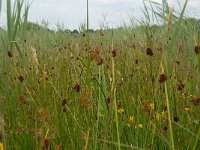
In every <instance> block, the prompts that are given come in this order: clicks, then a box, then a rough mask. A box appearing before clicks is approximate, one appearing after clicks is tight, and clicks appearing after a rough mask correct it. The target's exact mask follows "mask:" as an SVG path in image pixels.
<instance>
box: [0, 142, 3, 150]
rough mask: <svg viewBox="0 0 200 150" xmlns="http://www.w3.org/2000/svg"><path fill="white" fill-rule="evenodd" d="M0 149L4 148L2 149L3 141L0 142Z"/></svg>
mask: <svg viewBox="0 0 200 150" xmlns="http://www.w3.org/2000/svg"><path fill="white" fill-rule="evenodd" d="M0 150H4V149H3V143H1V142H0Z"/></svg>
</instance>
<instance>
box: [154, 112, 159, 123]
mask: <svg viewBox="0 0 200 150" xmlns="http://www.w3.org/2000/svg"><path fill="white" fill-rule="evenodd" d="M155 117H156V120H157V121H159V120H160V115H159V114H158V113H156V116H155Z"/></svg>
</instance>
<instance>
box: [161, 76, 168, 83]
mask: <svg viewBox="0 0 200 150" xmlns="http://www.w3.org/2000/svg"><path fill="white" fill-rule="evenodd" d="M166 80H167V76H166V75H165V74H161V75H160V78H159V82H160V83H163V82H165V81H166Z"/></svg>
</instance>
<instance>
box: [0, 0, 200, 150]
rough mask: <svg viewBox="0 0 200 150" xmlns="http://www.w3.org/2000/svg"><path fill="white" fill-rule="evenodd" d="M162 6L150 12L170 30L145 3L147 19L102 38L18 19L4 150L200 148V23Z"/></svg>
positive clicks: (6, 38)
mask: <svg viewBox="0 0 200 150" xmlns="http://www.w3.org/2000/svg"><path fill="white" fill-rule="evenodd" d="M8 1H9V0H8ZM7 5H9V2H8V3H7ZM16 5H17V6H18V4H16ZM162 7H163V9H161V10H162V11H163V14H162V15H160V14H161V13H156V12H155V11H154V10H152V9H151V10H152V12H153V13H154V15H155V16H157V17H158V18H159V19H162V20H163V24H162V25H159V26H157V25H153V26H152V25H150V23H149V22H148V21H149V18H148V15H149V11H148V10H146V9H147V8H146V7H145V8H144V14H146V19H147V21H145V22H144V21H141V22H140V24H139V25H137V26H133V27H122V28H119V29H102V30H99V31H96V32H93V33H89V32H87V30H85V31H82V32H81V33H78V34H76V33H68V32H64V31H58V32H53V31H50V30H48V28H38V27H37V25H35V27H34V28H27V23H25V21H26V20H24V23H22V24H20V23H18V24H16V23H17V21H15V22H14V21H12V19H10V26H9V22H8V27H9V28H8V30H7V31H1V41H0V43H1V44H0V50H1V51H0V57H1V60H0V102H1V113H2V114H1V118H0V119H1V128H0V131H1V142H2V143H3V144H4V147H6V149H19V150H29V149H30V150H31V149H43V150H47V149H55V150H61V149H75V150H79V149H84V150H86V149H91V150H93V149H180V150H182V149H189V150H191V149H193V150H195V149H198V148H199V147H200V38H199V37H200V23H199V22H198V21H197V20H195V19H187V18H185V16H184V8H183V10H182V12H180V13H179V14H174V13H173V12H172V11H170V9H169V7H167V5H166V4H165V3H163V6H162ZM162 7H161V8H162ZM26 8H27V11H28V7H26ZM10 9H11V8H10ZM145 10H146V11H145ZM20 13H21V12H16V14H20ZM8 14H9V13H8ZM10 14H12V13H10ZM173 15H174V16H173ZM16 16H17V15H16ZM16 16H15V17H16ZM11 18H12V17H11ZM15 19H16V20H17V19H18V18H17V17H16V18H15ZM24 19H26V18H24ZM12 23H13V24H12ZM3 118H4V121H3Z"/></svg>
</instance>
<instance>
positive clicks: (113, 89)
mask: <svg viewBox="0 0 200 150" xmlns="http://www.w3.org/2000/svg"><path fill="white" fill-rule="evenodd" d="M112 49H113V31H112ZM111 92H113V98H114V109H115V119H116V122H115V123H116V128H117V141H118V148H119V150H120V149H121V146H120V136H119V122H118V114H117V100H116V88H115V62H114V58H113V57H112V87H111Z"/></svg>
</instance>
